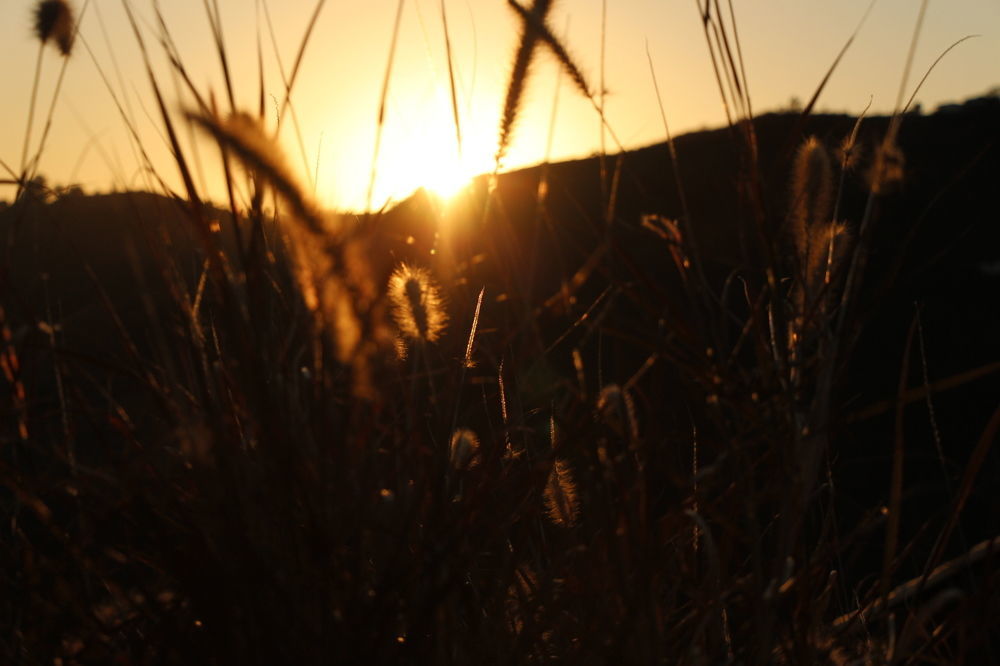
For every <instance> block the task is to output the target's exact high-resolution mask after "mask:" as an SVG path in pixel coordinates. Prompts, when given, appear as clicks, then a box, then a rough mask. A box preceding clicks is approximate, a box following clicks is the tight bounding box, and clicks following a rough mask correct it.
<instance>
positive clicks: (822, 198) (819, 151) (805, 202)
mask: <svg viewBox="0 0 1000 666" xmlns="http://www.w3.org/2000/svg"><path fill="white" fill-rule="evenodd" d="M832 203H833V169H832V167H831V166H830V156H829V154H827V152H826V149H825V148H824V147H823V144H821V143H820V142H819V140H818V139H817V138H816V137H814V136H811V137H809V138H808V139H806V141H805V143H803V144H802V146H801V147H800V148H799V152H798V154H797V155H796V156H795V166H794V170H793V171H792V201H791V220H792V234H793V235H794V237H795V244H796V246H797V247H798V249H799V254H800V256H804V255H806V254H807V253H808V246H809V236H808V231H807V227H808V226H809V225H812V224H825V223H827V222H829V221H830V220H829V219H827V218H828V217H829V216H830V207H831V204H832Z"/></svg>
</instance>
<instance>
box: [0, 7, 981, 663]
mask: <svg viewBox="0 0 1000 666" xmlns="http://www.w3.org/2000/svg"><path fill="white" fill-rule="evenodd" d="M42 4H43V5H47V4H49V3H42ZM55 4H61V3H55ZM534 4H535V9H533V10H532V11H531V12H530V13H528V12H527V11H526V10H523V9H518V10H517V11H518V12H519V16H521V17H522V18H523V19H524V22H525V31H524V35H522V48H521V49H519V51H518V54H517V57H516V60H515V63H514V67H513V74H512V83H511V94H510V96H509V97H508V100H507V107H506V108H505V114H504V115H505V120H504V125H503V126H502V127H501V132H500V143H501V148H500V151H499V153H500V154H502V152H503V149H504V146H505V144H506V141H508V140H509V132H510V127H511V124H512V123H513V120H514V118H515V117H516V115H517V108H518V99H517V94H518V91H519V89H520V88H523V85H522V83H523V80H524V77H525V76H526V71H527V67H528V65H529V64H530V61H531V53H532V51H531V49H530V48H528V49H527V50H526V51H525V47H524V44H526V43H527V42H529V41H530V40H529V37H530V38H531V39H533V40H535V41H537V42H539V43H543V44H546V45H548V48H550V49H552V50H553V51H555V52H556V53H557V56H558V57H560V59H561V60H562V61H563V64H564V65H565V67H566V69H567V70H568V72H569V74H570V76H571V77H572V78H573V79H574V81H575V82H576V83H577V85H578V86H579V87H581V88H582V89H583V90H584V91H587V90H589V89H590V88H589V87H588V86H587V84H586V82H585V81H584V80H583V79H582V76H581V75H580V73H579V72H578V71H576V70H575V69H574V68H572V66H571V65H572V63H571V62H570V61H569V60H568V56H566V55H565V53H563V54H562V55H559V53H558V50H557V48H556V47H557V46H558V44H557V43H555V42H554V38H553V37H552V36H551V34H550V33H548V32H546V28H545V24H544V17H545V7H547V6H548V5H549V4H550V3H545V2H536V3H534ZM707 6H708V5H706V7H707ZM517 7H518V8H519V7H520V5H517ZM39 16H40V20H41V18H42V15H41V14H39ZM710 18H711V17H710V16H709V19H710ZM43 27H44V26H43ZM137 34H138V28H137ZM40 37H41V38H42V42H43V44H44V43H45V41H46V39H47V37H48V35H42V34H41V30H40ZM65 41H66V43H67V44H68V46H66V47H65V48H63V42H59V44H60V48H61V49H62V50H63V52H64V53H68V52H69V50H70V48H71V47H72V39H71V38H70V39H68V40H65ZM220 52H221V53H222V54H223V62H224V61H225V56H224V50H222V49H220ZM522 53H526V55H523V56H522ZM720 53H721V51H720ZM522 60H523V62H522ZM729 63H730V66H731V67H733V68H734V69H733V70H732V71H729V72H727V75H728V76H731V77H734V80H736V81H740V80H741V79H740V73H739V72H738V71H737V70H736V69H735V64H734V63H735V60H733V59H729ZM178 68H179V69H180V72H181V73H183V69H182V67H181V66H179V65H178ZM150 83H151V85H152V86H154V87H155V86H156V85H157V82H156V80H155V79H153V78H152V77H151V81H150ZM744 83H745V81H744ZM199 99H200V98H199ZM731 101H732V102H734V103H737V102H740V101H741V100H739V99H733V100H731ZM742 102H743V103H744V107H743V108H745V109H746V110H747V113H745V114H744V116H745V118H744V119H743V120H734V122H733V124H732V126H731V127H729V128H727V129H724V130H718V131H714V132H704V133H699V134H693V135H688V136H684V137H680V138H678V139H677V140H676V141H675V142H673V144H672V145H664V146H656V147H651V148H648V149H644V150H639V151H634V152H630V153H628V154H625V155H621V156H611V155H609V156H606V157H603V158H601V157H595V158H592V159H589V160H583V161H578V162H571V163H564V164H553V165H547V166H541V167H537V168H533V169H527V170H523V171H518V172H514V173H509V174H504V175H501V176H499V177H498V178H497V179H496V180H495V181H494V180H493V179H490V178H486V177H484V178H483V179H481V180H480V181H478V182H477V183H476V184H474V186H473V187H471V188H470V189H469V190H468V191H467V192H466V193H464V194H463V195H461V196H460V197H459V198H458V199H457V200H456V201H455V202H454V203H453V204H451V205H448V206H445V205H442V203H441V202H438V201H435V200H434V199H433V198H432V197H429V196H427V195H425V194H423V193H417V194H416V195H414V196H413V197H412V198H410V199H408V200H407V201H405V202H403V203H401V204H400V205H398V206H396V207H394V208H393V209H391V210H388V211H384V212H381V213H377V214H368V215H359V216H350V215H339V216H334V215H331V214H328V213H325V212H323V211H320V210H319V209H317V207H316V206H315V205H314V203H313V202H312V201H311V200H310V197H309V196H308V194H307V193H306V192H304V190H303V188H301V187H300V186H299V185H298V184H297V183H296V182H295V180H294V179H293V178H292V177H291V176H290V175H289V173H288V170H287V169H286V167H285V164H284V161H283V159H282V157H281V154H280V150H279V149H278V148H277V145H276V144H275V143H274V142H273V140H272V138H271V134H270V132H269V131H268V130H266V129H265V125H266V123H265V119H264V118H263V114H260V116H255V117H251V116H249V115H246V114H239V113H232V114H222V113H217V112H216V111H215V110H214V109H212V108H210V107H209V106H208V105H202V106H199V107H198V108H196V109H194V110H192V111H191V113H190V114H188V116H187V117H186V122H190V123H191V124H192V125H193V126H195V127H196V128H197V129H198V130H199V131H200V132H201V133H202V134H203V135H204V136H206V137H208V138H209V139H210V140H212V141H214V142H215V143H217V144H218V145H219V147H220V148H221V149H222V154H223V155H224V156H225V160H226V161H225V163H224V164H225V165H226V168H225V173H226V176H227V182H228V184H229V185H230V187H231V191H232V192H233V195H232V198H231V200H230V201H229V202H227V203H226V204H225V205H223V206H221V207H219V206H215V205H211V204H208V203H206V202H205V201H204V197H203V195H201V194H200V193H199V192H198V191H197V189H196V188H195V186H194V183H193V181H192V180H191V179H190V174H189V172H188V170H187V164H186V161H185V157H184V152H183V150H181V149H180V146H179V145H175V146H174V149H175V157H176V160H177V166H178V167H179V169H180V172H181V173H182V174H183V175H185V176H186V178H185V191H184V192H183V193H175V192H167V193H166V194H163V195H160V194H151V193H117V194H106V195H93V196H87V195H84V194H83V193H81V192H79V191H76V190H73V189H66V190H59V191H52V190H50V189H48V188H46V187H45V186H44V182H43V181H42V180H40V179H38V178H30V177H29V176H30V175H33V174H32V170H31V168H30V166H31V164H30V162H28V163H27V164H28V166H29V168H22V171H21V174H20V176H19V177H18V178H16V179H14V180H15V182H16V183H17V185H18V198H17V200H16V201H15V202H14V203H13V204H12V205H10V206H7V207H5V208H4V209H3V210H2V211H0V229H2V232H3V243H4V245H3V247H2V251H3V262H2V271H0V307H2V309H0V333H2V337H0V373H2V374H0V516H2V518H3V520H2V532H0V661H3V662H4V663H23V664H98V663H100V664H103V663H117V664H158V663H163V664H192V663H196V664H200V663H207V664H326V663H364V664H382V663H385V664H396V663H436V664H518V663H542V662H563V663H569V664H605V663H606V664H651V663H690V664H708V663H795V664H815V663H838V664H840V663H925V662H930V663H983V662H991V661H996V660H997V659H998V658H1000V652H998V650H1000V645H998V644H997V641H996V637H995V636H994V635H993V634H992V631H993V630H994V629H996V625H997V621H996V618H997V617H1000V573H998V569H997V566H996V558H997V552H996V551H997V549H998V548H1000V541H998V539H997V535H998V534H1000V520H998V516H1000V506H998V496H997V494H996V480H997V479H998V478H1000V459H998V457H997V454H996V452H995V451H994V450H993V448H992V445H993V443H994V441H995V440H996V438H997V432H998V430H1000V406H998V404H997V401H998V395H1000V347H998V340H1000V308H998V307H997V304H998V301H997V287H998V284H997V281H998V280H1000V277H998V270H1000V268H998V263H997V262H998V260H1000V227H998V226H997V224H996V221H997V214H996V174H998V173H1000V145H998V138H1000V103H998V102H997V100H996V99H993V98H984V99H981V100H975V101H973V102H970V103H968V104H966V105H964V106H962V107H961V108H952V109H948V110H946V111H942V112H940V113H935V114H933V115H927V116H922V115H919V114H905V115H897V116H894V117H893V118H867V119H863V120H859V119H856V118H847V117H843V116H822V115H815V116H814V115H810V114H809V113H802V114H794V115H766V116H762V117H759V118H755V119H752V118H750V114H749V113H748V111H749V105H748V104H747V103H746V102H748V100H742ZM737 106H738V104H737ZM172 118H173V116H172V115H171V114H169V113H168V112H166V111H164V112H163V114H162V120H163V123H164V125H165V129H166V130H167V131H168V134H171V136H172V135H173V134H172V132H173V125H172V123H174V122H175V120H172ZM22 162H24V160H22ZM36 162H37V160H36ZM15 175H17V174H15ZM491 181H492V182H491Z"/></svg>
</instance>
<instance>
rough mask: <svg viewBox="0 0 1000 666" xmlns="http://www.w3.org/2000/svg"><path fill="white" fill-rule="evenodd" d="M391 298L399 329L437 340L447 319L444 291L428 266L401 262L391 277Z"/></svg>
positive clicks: (413, 336)
mask: <svg viewBox="0 0 1000 666" xmlns="http://www.w3.org/2000/svg"><path fill="white" fill-rule="evenodd" d="M389 301H390V302H391V303H392V314H393V317H394V318H395V320H396V325H397V326H398V327H399V331H400V333H402V334H403V335H404V336H405V337H407V338H410V339H411V340H417V341H422V342H434V341H435V340H437V339H438V338H439V337H441V332H442V331H443V330H444V327H445V325H446V324H447V323H448V315H447V314H446V313H445V311H444V302H443V300H442V298H441V292H440V291H439V290H438V287H437V285H436V284H435V283H434V281H433V279H432V278H431V275H430V272H429V271H428V270H427V269H425V268H418V267H415V266H409V265H407V264H400V265H399V266H397V267H396V270H394V271H393V272H392V276H391V277H390V278H389Z"/></svg>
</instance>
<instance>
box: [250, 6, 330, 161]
mask: <svg viewBox="0 0 1000 666" xmlns="http://www.w3.org/2000/svg"><path fill="white" fill-rule="evenodd" d="M325 2H326V0H317V3H316V7H315V9H314V10H313V13H312V16H311V17H310V18H309V23H308V25H307V26H306V31H305V34H304V35H303V36H302V41H301V42H300V43H299V50H298V52H297V53H296V56H295V63H294V64H293V65H292V72H291V75H290V76H286V75H285V66H284V64H283V61H282V59H281V52H280V50H279V49H278V41H277V37H276V36H275V34H274V25H273V24H272V23H271V11H270V9H268V4H267V0H261V5H262V6H263V8H264V19H265V20H266V22H267V30H268V34H269V35H270V37H271V47H272V49H273V51H274V58H275V60H276V61H277V64H278V73H279V74H280V75H281V82H282V84H283V85H284V86H285V91H284V97H283V99H282V101H281V106H280V108H279V109H278V118H277V122H276V125H275V129H274V135H275V136H278V135H279V134H280V132H281V127H282V124H283V122H284V119H285V113H286V112H288V113H289V114H290V115H291V117H292V127H293V128H294V129H295V140H296V141H297V143H298V147H299V154H300V156H301V158H302V164H303V166H304V167H305V171H306V172H307V173H308V171H309V159H308V158H307V157H306V145H305V142H304V141H303V140H302V129H301V127H300V126H299V116H298V113H297V112H296V111H295V105H294V104H292V88H293V86H294V85H295V81H296V80H297V78H298V74H299V67H300V66H301V64H302V59H303V57H304V56H305V51H306V46H307V45H308V43H309V38H310V37H311V36H312V32H313V28H315V27H316V22H317V21H318V20H319V14H320V11H321V10H322V9H323V5H324V4H325Z"/></svg>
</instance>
